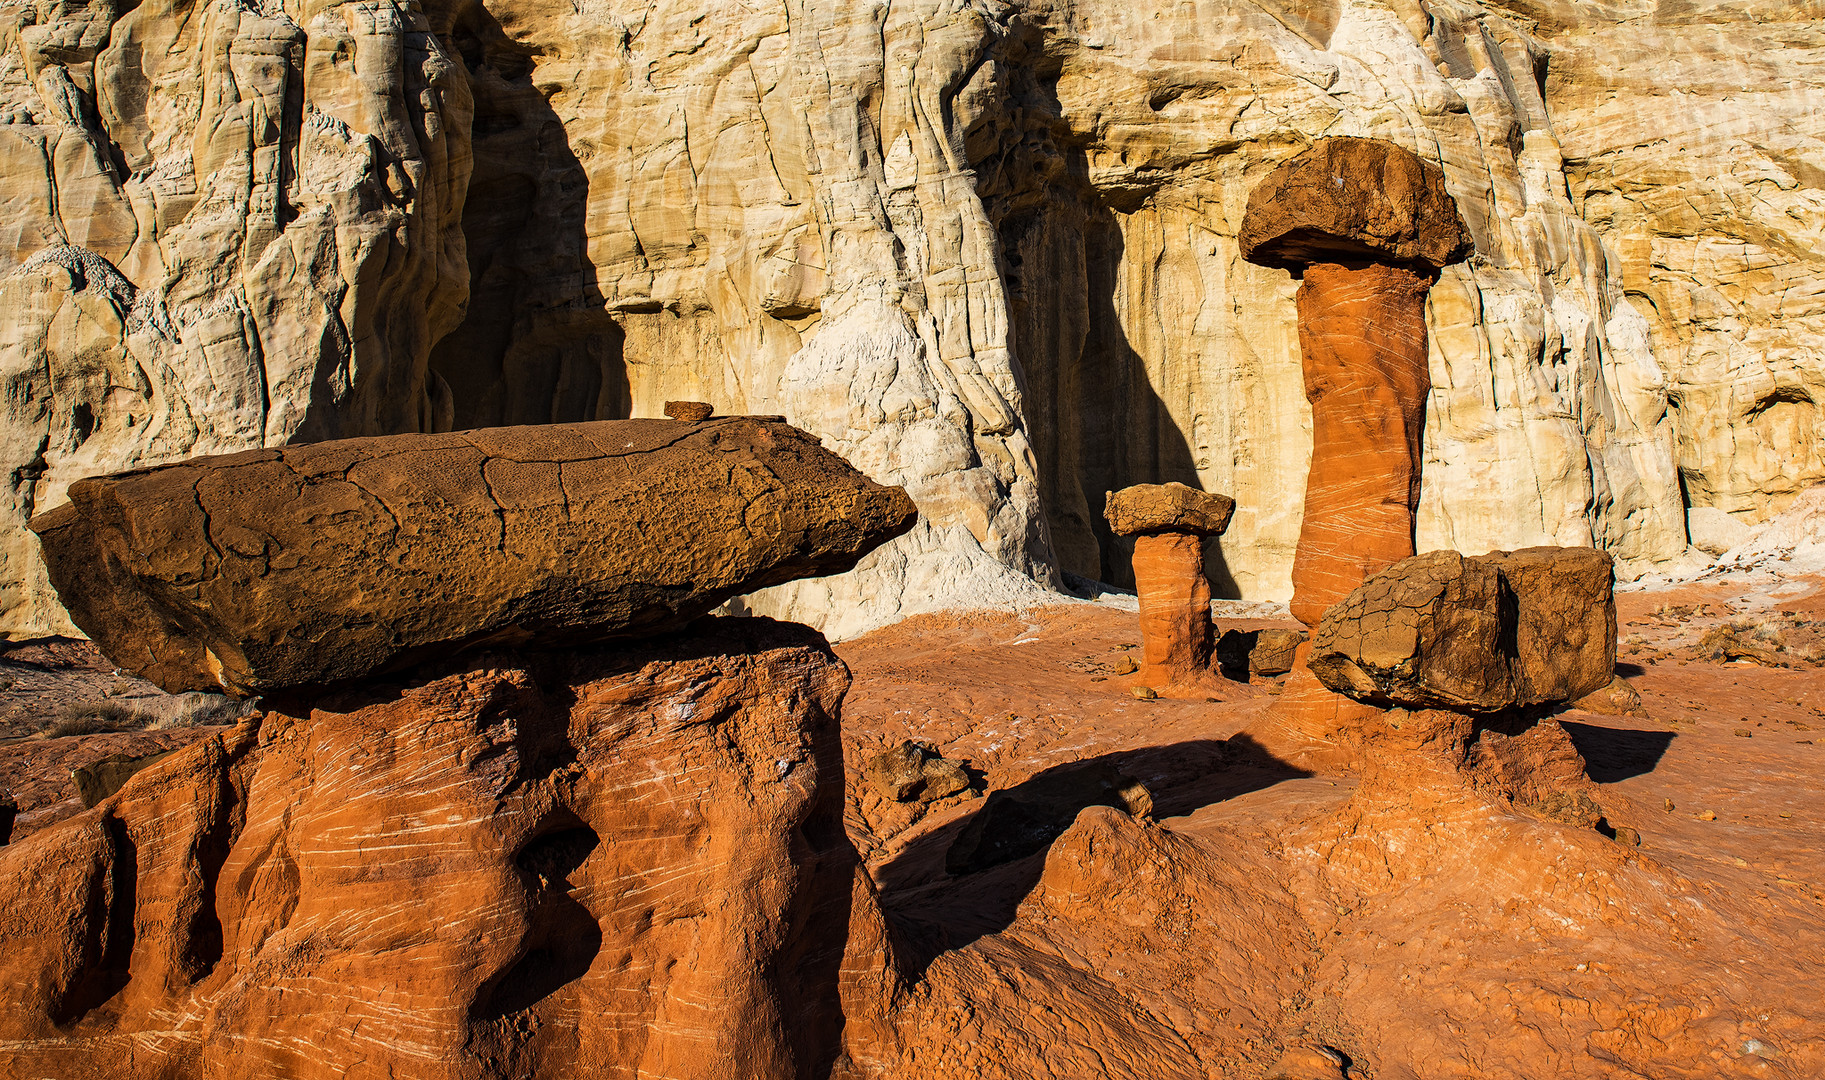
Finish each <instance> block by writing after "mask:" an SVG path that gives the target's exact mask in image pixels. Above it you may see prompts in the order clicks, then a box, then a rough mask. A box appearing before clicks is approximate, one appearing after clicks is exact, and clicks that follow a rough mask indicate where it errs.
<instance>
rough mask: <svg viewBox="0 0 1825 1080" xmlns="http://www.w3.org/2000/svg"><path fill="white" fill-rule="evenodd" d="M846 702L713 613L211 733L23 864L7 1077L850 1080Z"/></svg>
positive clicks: (802, 651)
mask: <svg viewBox="0 0 1825 1080" xmlns="http://www.w3.org/2000/svg"><path fill="white" fill-rule="evenodd" d="M731 624H735V625H731ZM848 681H849V679H848V674H847V672H846V670H845V669H844V667H843V665H842V664H841V663H840V662H838V661H837V660H836V659H835V658H834V657H832V656H831V655H830V653H829V650H828V648H827V646H825V645H824V643H823V641H822V639H821V638H819V637H818V636H817V635H816V634H814V633H811V632H809V631H807V630H805V629H803V628H800V627H790V626H781V625H778V624H773V623H770V622H766V621H761V620H719V621H718V625H717V627H716V628H715V629H714V630H712V631H711V632H709V633H707V634H704V635H700V636H697V637H692V638H686V639H672V641H671V642H670V643H667V644H665V645H662V646H658V647H635V648H622V649H617V650H614V651H612V652H608V651H597V652H590V651H583V652H577V653H572V654H569V655H566V656H563V657H558V656H552V655H546V656H543V657H532V656H525V655H518V654H511V653H505V654H495V655H494V656H492V657H490V658H489V659H487V660H486V661H485V662H482V663H478V664H477V665H475V666H469V667H461V666H454V667H447V668H444V669H442V670H440V671H433V672H428V673H426V676H425V677H420V678H417V679H415V680H414V681H412V682H409V683H388V684H380V685H376V686H373V687H370V688H367V689H364V690H361V691H359V692H352V693H350V694H348V695H346V696H343V697H338V698H326V699H322V700H320V701H318V702H316V703H315V704H314V705H313V706H312V707H309V708H303V707H296V706H285V707H281V708H278V709H276V710H274V711H272V712H269V713H267V714H265V715H264V716H262V717H259V718H256V719H254V720H251V721H249V722H247V723H246V724H244V725H243V726H242V727H240V728H238V729H236V730H235V731H233V732H232V733H231V734H228V735H226V736H212V737H211V738H210V739H209V740H208V741H207V742H205V743H202V744H199V745H196V746H194V747H192V748H191V749H189V750H187V751H184V752H181V753H178V754H175V755H173V756H171V757H168V758H166V759H165V760H163V761H161V762H159V763H157V764H155V765H153V766H152V767H150V768H147V769H146V770H144V771H143V772H140V773H139V774H137V775H136V776H134V777H133V778H132V779H131V780H129V781H128V782H127V784H126V786H125V787H124V788H122V789H121V791H120V792H119V793H118V794H116V795H115V796H113V797H112V798H110V799H108V800H107V801H105V802H103V803H102V804H101V805H100V806H98V807H96V808H95V809H93V810H90V811H88V812H86V813H83V814H81V815H78V816H77V817H75V818H72V819H70V820H68V821H65V822H62V823H60V824H58V825H56V826H52V827H50V828H47V829H43V830H41V831H39V832H37V833H34V834H32V835H31V836H29V837H27V838H25V839H24V840H22V841H20V842H19V843H16V844H12V845H9V846H7V847H5V848H0V893H4V896H5V904H4V911H5V914H4V915H0V946H3V947H0V968H3V969H4V975H5V977H4V978H0V999H3V1001H4V1006H5V1007H4V1008H3V1009H0V1040H4V1041H3V1042H0V1073H4V1074H5V1075H8V1076H21V1077H23V1076H56V1077H59V1078H62V1080H89V1078H96V1080H99V1078H110V1077H121V1078H126V1077H132V1078H134V1080H178V1078H191V1077H209V1078H225V1077H236V1076H309V1075H317V1074H319V1073H320V1072H321V1071H322V1069H323V1068H324V1067H325V1066H326V1064H328V1065H331V1066H332V1067H333V1070H334V1071H335V1072H336V1073H337V1074H338V1075H343V1074H344V1073H346V1074H347V1075H350V1076H392V1077H398V1078H401V1080H406V1078H418V1080H433V1078H452V1080H454V1078H457V1077H463V1078H470V1080H473V1078H478V1077H502V1078H506V1077H524V1076H534V1075H536V1076H568V1077H578V1078H595V1077H602V1078H622V1077H625V1078H632V1077H635V1076H672V1077H681V1078H701V1080H711V1078H716V1080H776V1078H788V1077H812V1076H819V1077H821V1076H826V1075H829V1074H830V1070H831V1068H832V1066H833V1065H835V1066H839V1067H840V1066H841V1062H842V1061H843V1060H844V1058H843V1037H844V1031H845V1024H844V1006H843V1003H842V1000H841V999H842V994H843V987H842V986H841V985H840V982H841V981H842V980H843V979H844V978H846V976H844V975H843V974H842V967H841V965H842V949H843V942H844V941H845V940H846V939H848V938H850V937H852V936H853V937H856V938H858V939H859V940H867V929H866V926H865V925H864V921H863V920H858V919H852V918H851V917H850V905H851V891H852V887H853V883H854V881H855V866H856V858H855V853H854V851H853V849H852V848H851V847H850V845H849V843H848V841H847V839H846V838H845V837H844V833H843V826H842V820H841V814H842V787H843V785H842V768H843V766H842V753H841V748H840V745H839V738H838V730H837V709H838V705H839V702H840V701H841V698H842V695H843V692H844V690H845V688H846V687H847V685H848ZM877 922H878V916H877ZM853 970H854V971H857V972H860V971H861V970H863V967H862V966H858V967H856V968H854V969H853ZM852 1012H853V1010H852ZM860 1019H861V1018H860V1017H859V1016H858V1017H856V1018H855V1021H856V1022H852V1023H851V1024H850V1025H849V1026H850V1027H851V1028H855V1027H858V1026H863V1025H861V1024H860V1023H859V1021H860ZM350 1070H352V1071H350Z"/></svg>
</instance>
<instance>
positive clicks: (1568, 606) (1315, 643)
mask: <svg viewBox="0 0 1825 1080" xmlns="http://www.w3.org/2000/svg"><path fill="white" fill-rule="evenodd" d="M1614 582H1615V578H1614V572H1613V569H1612V564H1611V561H1610V557H1609V555H1607V554H1606V553H1604V552H1601V551H1597V550H1594V549H1592V548H1528V549H1525V550H1522V551H1513V552H1507V551H1498V552H1494V553H1492V554H1489V555H1483V556H1479V557H1476V558H1466V557H1465V556H1463V555H1460V554H1459V553H1457V552H1455V551H1434V552H1429V553H1427V554H1425V555H1417V556H1414V557H1413V558H1410V559H1403V560H1402V561H1400V562H1398V563H1395V564H1394V565H1393V566H1391V567H1389V568H1388V569H1386V570H1384V571H1382V572H1381V573H1378V574H1374V575H1372V576H1371V577H1369V578H1368V579H1367V580H1365V581H1364V582H1363V583H1362V585H1361V586H1360V587H1359V588H1357V589H1356V590H1355V591H1354V592H1352V593H1350V594H1349V595H1348V596H1346V597H1345V598H1344V599H1343V600H1342V602H1340V603H1338V604H1336V605H1334V606H1333V607H1331V608H1330V609H1329V610H1327V611H1326V612H1325V613H1324V617H1323V619H1322V620H1321V621H1320V622H1319V624H1318V628H1317V632H1316V633H1315V634H1314V635H1313V639H1312V654H1311V660H1310V666H1311V669H1312V673H1313V674H1314V675H1316V676H1317V677H1318V679H1319V681H1320V682H1322V683H1323V684H1324V685H1325V686H1327V687H1329V688H1330V689H1332V690H1334V691H1336V692H1337V693H1340V694H1347V695H1349V696H1350V697H1353V698H1355V699H1357V700H1359V701H1367V702H1373V703H1375V704H1381V705H1398V706H1403V707H1407V708H1442V709H1451V710H1456V711H1460V712H1472V713H1493V712H1502V711H1505V710H1508V709H1513V708H1517V707H1529V706H1537V705H1547V704H1554V703H1559V702H1568V701H1576V700H1577V699H1579V698H1582V697H1584V696H1585V695H1586V694H1590V693H1593V692H1595V691H1597V690H1600V689H1602V688H1603V687H1605V686H1607V685H1609V683H1610V680H1611V679H1612V678H1614V676H1615V668H1616V601H1615V595H1614V592H1613V587H1614Z"/></svg>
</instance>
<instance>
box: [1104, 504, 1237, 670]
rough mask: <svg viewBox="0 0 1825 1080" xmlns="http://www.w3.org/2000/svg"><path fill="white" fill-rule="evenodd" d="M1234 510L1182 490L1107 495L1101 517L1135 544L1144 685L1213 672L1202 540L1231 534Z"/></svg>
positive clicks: (1213, 634)
mask: <svg viewBox="0 0 1825 1080" xmlns="http://www.w3.org/2000/svg"><path fill="white" fill-rule="evenodd" d="M1235 508H1236V503H1235V500H1234V499H1231V498H1229V497H1227V496H1224V495H1213V494H1209V493H1206V492H1202V491H1196V490H1194V489H1192V488H1189V487H1187V486H1185V485H1184V484H1140V485H1136V486H1135V487H1131V488H1124V489H1123V490H1121V491H1112V492H1110V493H1109V495H1108V498H1107V500H1106V501H1105V505H1104V510H1103V513H1104V515H1105V516H1106V517H1107V518H1108V519H1109V527H1110V528H1111V529H1113V530H1114V531H1115V533H1116V535H1118V536H1133V537H1134V561H1133V565H1134V587H1135V593H1136V594H1137V595H1138V596H1139V598H1140V609H1141V642H1142V648H1141V679H1142V681H1143V682H1164V683H1173V682H1178V681H1181V680H1184V679H1186V678H1187V677H1191V676H1196V675H1199V674H1202V673H1203V672H1205V671H1206V670H1207V669H1208V668H1209V667H1210V656H1211V645H1212V640H1213V638H1214V636H1215V630H1214V628H1213V627H1212V625H1211V621H1210V580H1209V579H1208V578H1206V577H1205V576H1204V540H1205V538H1206V537H1211V536H1221V535H1222V534H1223V530H1224V529H1226V528H1228V527H1229V518H1230V514H1231V513H1232V512H1234V510H1235Z"/></svg>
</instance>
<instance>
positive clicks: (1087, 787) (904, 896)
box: [875, 734, 1311, 978]
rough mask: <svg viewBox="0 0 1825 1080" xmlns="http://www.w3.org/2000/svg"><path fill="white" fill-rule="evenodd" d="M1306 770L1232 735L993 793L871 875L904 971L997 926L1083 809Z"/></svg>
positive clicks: (1213, 794) (1156, 812) (1226, 795)
mask: <svg viewBox="0 0 1825 1080" xmlns="http://www.w3.org/2000/svg"><path fill="white" fill-rule="evenodd" d="M1310 775H1311V774H1310V773H1309V772H1307V771H1305V770H1303V769H1299V768H1297V767H1295V766H1293V765H1289V764H1287V763H1286V762H1283V761H1281V760H1279V759H1278V758H1275V757H1274V756H1273V755H1271V754H1269V753H1268V752H1267V751H1266V750H1264V749H1262V748H1261V747H1260V746H1259V744H1257V743H1256V742H1255V741H1254V740H1253V739H1251V738H1250V737H1249V736H1247V735H1246V734H1242V735H1235V736H1232V737H1231V738H1229V739H1223V740H1212V739H1197V740H1192V741H1189V742H1182V743H1175V744H1172V745H1169V746H1152V747H1145V748H1142V749H1138V750H1127V751H1122V752H1120V753H1114V754H1104V755H1102V756H1100V757H1094V758H1088V759H1085V760H1083V761H1073V762H1070V763H1068V764H1064V765H1058V766H1055V767H1053V768H1051V769H1047V770H1045V771H1044V772H1041V773H1039V774H1037V775H1035V776H1033V777H1031V778H1030V779H1028V780H1025V781H1023V782H1022V783H1019V784H1016V785H1015V786H1013V787H1011V788H1006V789H1004V790H1001V791H996V792H993V793H991V794H990V795H989V797H988V798H986V799H984V800H982V802H981V803H979V804H978V805H977V807H976V809H975V810H974V812H972V813H970V814H968V815H965V816H964V817H962V818H959V819H958V820H956V821H952V822H948V823H946V824H945V825H944V826H943V827H942V828H938V829H934V830H932V831H931V832H929V833H926V834H925V835H923V836H920V837H918V838H917V839H915V840H913V841H912V842H911V843H909V844H908V845H907V846H906V847H905V848H904V849H902V850H901V851H900V852H899V853H898V854H897V855H896V856H895V857H894V858H893V859H891V860H890V861H888V862H887V863H886V864H885V865H883V866H881V867H880V868H879V869H878V870H877V871H876V873H875V879H876V881H877V883H878V884H879V886H880V890H881V902H882V906H883V907H884V908H885V910H886V913H887V918H888V921H889V922H890V924H892V926H893V929H894V931H895V934H896V937H897V938H898V939H899V941H900V943H901V945H902V946H903V947H904V954H903V959H904V961H905V963H906V965H907V970H906V974H907V975H909V976H911V977H913V978H918V977H919V976H921V975H922V974H923V973H924V971H925V969H926V967H927V966H929V965H930V963H931V962H932V961H933V960H934V959H936V958H937V957H938V956H939V955H940V954H941V953H945V952H948V951H950V950H952V949H958V948H962V947H963V946H965V945H968V944H970V943H971V942H973V941H975V940H977V939H978V938H982V937H985V936H987V935H990V934H995V933H999V932H1001V931H1002V930H1005V929H1007V927H1008V926H1009V925H1011V924H1012V923H1013V921H1014V917H1015V915H1016V913H1017V911H1018V909H1019V907H1020V903H1021V901H1022V900H1024V899H1026V897H1027V894H1029V893H1030V892H1032V891H1033V888H1034V886H1035V885H1037V884H1038V882H1039V878H1040V874H1041V873H1042V872H1043V871H1044V869H1045V860H1046V853H1047V852H1048V851H1049V850H1050V849H1051V846H1052V842H1053V841H1054V840H1056V839H1057V838H1058V837H1059V836H1060V835H1062V834H1063V833H1064V831H1065V830H1066V829H1068V828H1070V826H1071V824H1072V822H1074V821H1075V820H1076V818H1077V815H1078V813H1079V812H1080V811H1082V810H1083V809H1085V808H1086V807H1090V806H1114V807H1117V808H1120V809H1128V810H1138V809H1140V808H1141V807H1140V806H1137V805H1135V803H1136V802H1140V801H1142V800H1144V801H1150V802H1151V804H1152V814H1151V816H1152V817H1153V818H1154V819H1155V820H1160V821H1163V820H1166V819H1169V818H1175V817H1181V816H1184V815H1187V814H1191V813H1193V812H1195V811H1197V810H1199V809H1202V808H1203V807H1206V806H1209V805H1211V804H1213V803H1219V802H1223V801H1225V800H1227V799H1233V798H1235V797H1237V796H1239V795H1245V794H1247V793H1249V792H1252V791H1259V790H1261V789H1263V788H1268V787H1272V786H1273V785H1275V784H1278V783H1280V782H1282V781H1284V780H1292V779H1297V778H1300V777H1305V776H1310ZM1136 781H1138V782H1139V784H1140V785H1142V786H1143V787H1144V788H1145V792H1144V793H1141V792H1136V791H1135V789H1134V782H1136ZM1142 805H1144V802H1143V803H1142Z"/></svg>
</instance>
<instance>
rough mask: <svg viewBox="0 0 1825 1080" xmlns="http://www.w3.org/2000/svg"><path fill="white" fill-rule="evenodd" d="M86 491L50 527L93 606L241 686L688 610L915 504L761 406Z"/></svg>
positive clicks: (282, 683) (49, 557)
mask: <svg viewBox="0 0 1825 1080" xmlns="http://www.w3.org/2000/svg"><path fill="white" fill-rule="evenodd" d="M70 496H71V500H72V502H71V504H70V505H69V506H65V507H61V508H59V509H57V510H54V511H51V512H50V513H47V514H44V515H41V516H40V517H38V518H36V519H34V521H33V523H32V524H33V528H34V529H35V530H36V531H37V532H38V534H39V536H40V539H41V540H42V542H43V545H44V550H45V557H46V561H47V563H48V564H49V566H50V571H51V578H52V581H53V582H54V583H55V584H56V585H57V587H58V590H59V593H60V595H61V596H62V597H63V599H64V602H65V604H66V605H67V606H68V607H69V609H70V612H71V615H72V617H73V618H74V619H75V621H76V623H77V624H78V625H79V626H81V627H82V628H83V629H84V631H85V632H87V633H88V634H89V635H90V636H91V637H93V638H94V639H95V641H96V642H97V644H99V645H100V646H101V648H102V651H103V652H104V653H106V654H107V655H108V657H109V658H110V659H112V660H113V661H114V662H115V663H117V664H119V665H120V666H121V667H123V668H126V669H128V670H130V671H133V672H134V673H136V674H139V675H141V676H142V677H144V678H146V679H148V680H150V681H152V682H154V683H157V684H158V685H160V686H161V687H164V688H165V689H167V690H171V691H174V692H175V691H178V690H191V689H211V690H215V689H220V690H223V691H226V692H228V693H232V694H238V695H248V694H256V693H262V692H266V691H270V690H274V689H278V688H282V687H291V686H303V685H315V684H328V683H337V682H343V681H347V680H351V679H357V678H360V677H362V676H365V675H368V674H371V673H373V672H376V671H381V670H389V669H396V668H401V667H405V666H407V665H410V664H413V663H418V662H422V661H425V660H430V659H434V658H436V657H439V656H443V655H447V654H450V653H455V652H459V651H462V650H464V649H469V648H474V647H478V646H481V645H513V646H530V647H550V646H554V645H563V644H570V643H576V642H586V641H591V640H596V639H601V638H605V637H611V636H617V635H630V634H651V633H658V632H663V631H667V630H672V629H676V628H678V627H680V626H682V625H684V624H685V623H686V622H688V621H690V620H691V619H694V618H696V617H698V616H700V615H702V614H704V613H706V612H708V611H709V610H710V609H711V608H713V607H715V606H716V605H717V604H720V603H722V602H723V601H725V600H727V599H729V598H730V597H732V596H736V595H739V594H741V593H745V592H748V591H750V590H753V589H756V588H759V587H762V586H768V585H777V584H779V583H782V582H786V581H790V580H793V579H795V578H800V577H815V576H819V575H825V574H832V573H837V572H840V571H842V570H846V569H848V568H850V567H852V566H854V565H855V562H856V560H857V559H859V558H861V557H862V556H863V555H865V554H866V553H868V552H869V551H871V550H873V549H874V548H875V547H876V546H877V545H879V544H881V543H882V542H884V541H886V540H889V539H891V538H893V537H895V536H898V535H900V534H901V533H903V532H905V531H906V530H907V529H908V528H910V527H911V526H912V523H913V519H914V513H915V511H914V509H913V505H912V502H911V500H910V499H908V498H907V496H906V494H905V493H904V492H903V491H900V490H899V489H897V488H887V487H882V486H880V485H878V484H875V483H873V482H872V481H870V480H868V479H867V478H866V477H864V476H862V475H861V474H860V473H858V472H856V471H855V470H854V469H853V468H851V467H850V466H849V465H847V464H846V463H845V462H844V461H843V460H842V459H841V458H838V457H837V456H836V455H834V454H832V453H830V452H828V451H826V450H824V449H823V448H821V447H820V446H819V445H818V443H817V440H816V439H814V438H812V437H811V436H809V435H807V434H805V433H804V432H801V431H798V430H796V429H794V428H791V427H788V426H786V425H784V424H779V423H770V422H762V421H757V420H753V419H747V418H731V419H724V420H711V421H707V422H705V423H702V424H685V423H679V422H676V421H669V420H624V421H612V420H611V421H598V422H595V423H583V424H558V425H545V426H535V427H521V428H499V429H489V430H480V431H468V432H454V433H449V434H443V435H411V436H392V437H384V438H372V439H350V440H343V441H338V442H328V443H318V444H315V445H311V446H304V447H286V448H283V449H270V450H254V451H248V452H245V453H241V454H233V455H228V456H224V457H216V458H201V459H197V460H195V461H190V462H184V463H180V464H177V465H170V466H163V467H160V468H155V469H147V470H142V471H138V472H130V473H124V474H121V475H119V476H112V477H100V478H96V479H92V480H84V481H81V482H78V483H76V484H74V485H72V486H71V489H70Z"/></svg>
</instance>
